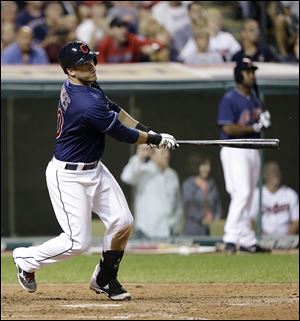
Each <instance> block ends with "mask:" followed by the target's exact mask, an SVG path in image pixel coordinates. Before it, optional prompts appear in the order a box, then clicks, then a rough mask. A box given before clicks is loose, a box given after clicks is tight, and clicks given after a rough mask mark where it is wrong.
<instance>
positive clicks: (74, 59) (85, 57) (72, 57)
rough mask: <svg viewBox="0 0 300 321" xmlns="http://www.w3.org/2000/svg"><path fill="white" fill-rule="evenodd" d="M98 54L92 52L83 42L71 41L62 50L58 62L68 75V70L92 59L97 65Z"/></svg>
mask: <svg viewBox="0 0 300 321" xmlns="http://www.w3.org/2000/svg"><path fill="white" fill-rule="evenodd" d="M98 54H99V52H97V51H91V49H90V48H89V46H88V45H87V44H86V43H85V42H83V41H70V42H68V43H67V44H65V45H64V46H63V47H62V48H61V49H60V51H59V54H58V61H59V63H60V65H61V67H62V69H63V71H64V72H65V73H66V69H67V68H70V67H74V66H78V65H83V64H85V63H87V62H88V61H90V60H92V59H93V61H94V63H95V65H96V64H97V58H96V56H97V55H98Z"/></svg>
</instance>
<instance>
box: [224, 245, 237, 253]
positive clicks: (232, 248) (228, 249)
mask: <svg viewBox="0 0 300 321" xmlns="http://www.w3.org/2000/svg"><path fill="white" fill-rule="evenodd" d="M224 252H225V253H228V254H234V253H236V245H235V244H234V243H225V247H224Z"/></svg>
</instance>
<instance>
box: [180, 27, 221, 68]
mask: <svg viewBox="0 0 300 321" xmlns="http://www.w3.org/2000/svg"><path fill="white" fill-rule="evenodd" d="M209 37H210V36H209V30H208V29H207V28H202V27H201V28H199V29H197V30H195V32H194V39H195V43H196V48H195V51H191V52H189V53H188V54H187V55H186V56H185V57H184V58H183V62H184V63H186V64H192V65H203V64H222V63H224V59H223V57H222V55H221V54H219V53H218V52H216V51H212V50H209Z"/></svg>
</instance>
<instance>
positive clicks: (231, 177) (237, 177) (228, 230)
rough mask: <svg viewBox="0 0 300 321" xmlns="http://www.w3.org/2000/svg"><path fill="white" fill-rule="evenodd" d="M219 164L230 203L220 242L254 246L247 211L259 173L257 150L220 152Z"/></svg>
mask: <svg viewBox="0 0 300 321" xmlns="http://www.w3.org/2000/svg"><path fill="white" fill-rule="evenodd" d="M221 162H222V167H223V172H224V179H225V185H226V190H227V192H228V193H229V194H230V197H231V202H230V205H229V210H228V215H227V219H226V223H225V227H224V232H225V233H224V236H223V241H224V242H225V243H234V244H237V245H240V246H245V247H249V246H252V245H254V244H256V238H255V233H254V231H253V230H252V228H251V217H250V207H251V201H252V196H253V193H254V190H255V187H256V185H257V183H258V178H259V172H260V163H261V162H260V155H259V152H258V151H257V150H253V149H241V148H229V147H223V148H222V149H221Z"/></svg>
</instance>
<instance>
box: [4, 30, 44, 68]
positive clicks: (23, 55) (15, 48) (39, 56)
mask: <svg viewBox="0 0 300 321" xmlns="http://www.w3.org/2000/svg"><path fill="white" fill-rule="evenodd" d="M48 62H49V61H48V57H47V54H46V52H45V50H44V49H43V48H41V47H40V46H38V45H35V44H34V43H33V35H32V30H31V29H30V28H29V27H28V26H23V27H21V28H20V29H19V30H18V33H17V39H16V42H14V43H12V44H11V45H9V46H8V47H6V48H5V49H4V50H3V52H2V53H1V64H47V63H48Z"/></svg>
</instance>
